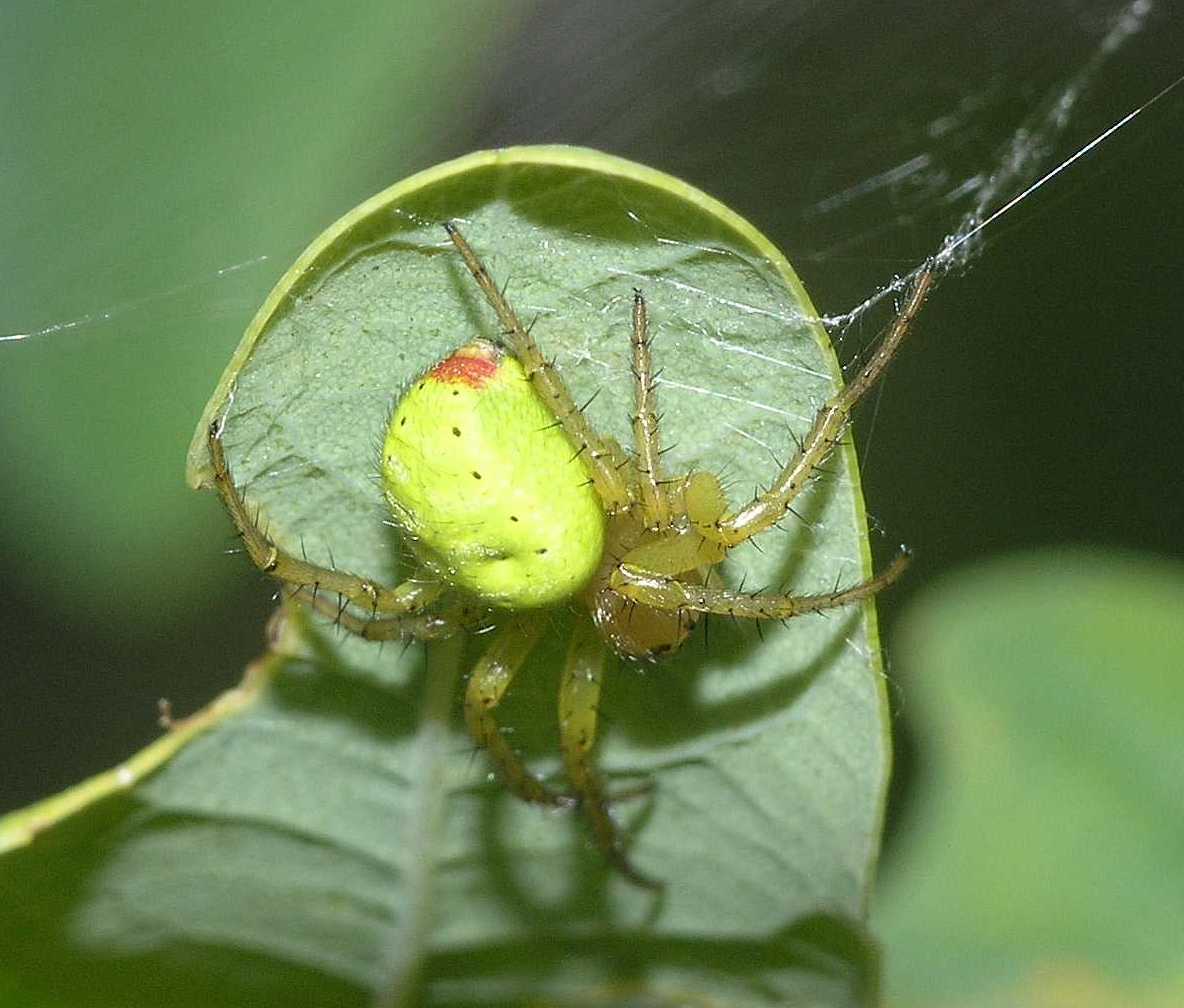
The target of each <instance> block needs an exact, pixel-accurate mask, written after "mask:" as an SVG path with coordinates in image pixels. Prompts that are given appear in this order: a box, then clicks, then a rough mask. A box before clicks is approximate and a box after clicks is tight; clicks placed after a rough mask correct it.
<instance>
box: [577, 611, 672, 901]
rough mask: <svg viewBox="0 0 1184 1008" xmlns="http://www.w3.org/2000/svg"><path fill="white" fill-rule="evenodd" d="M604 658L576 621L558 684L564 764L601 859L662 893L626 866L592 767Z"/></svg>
mask: <svg viewBox="0 0 1184 1008" xmlns="http://www.w3.org/2000/svg"><path fill="white" fill-rule="evenodd" d="M605 654H606V652H605V649H604V646H603V645H602V644H601V642H600V638H599V636H598V635H597V634H596V631H595V630H594V629H593V627H592V624H591V623H589V622H587V621H586V620H580V621H578V622H577V623H576V626H575V630H574V632H573V636H572V641H571V646H570V648H569V650H568V653H567V665H566V667H565V668H564V670H563V673H562V679H561V681H560V685H559V744H560V748H561V749H562V750H563V762H564V764H565V765H566V767H567V776H568V778H569V780H570V781H571V786H572V789H573V790H574V791H575V793H576V794H577V795H578V796H579V799H580V805H581V807H582V808H583V810H584V814H585V816H586V817H587V819H588V822H589V824H590V825H591V827H592V833H593V835H594V836H595V837H596V843H597V844H598V845H599V847H600V849H601V851H603V853H604V856H605V857H606V858H607V859H608V861H609V862H610V863H611V864H612V865H613V867H615V868H616V869H617V870H618V871H619V872H620V873H621V874H622V875H624V876H625V878H627V879H628V880H629V881H630V882H632V883H633V884H634V885H638V886H641V887H642V888H644V889H661V888H662V883H661V882H659V881H657V880H655V879H652V878H649V877H648V876H646V875H643V874H642V873H641V872H639V871H638V870H637V869H636V868H634V867H633V864H632V863H631V862H630V861H629V858H628V856H627V855H626V853H625V848H624V844H623V842H622V840H621V835H620V833H619V832H618V831H617V826H616V823H614V822H613V819H612V816H611V815H610V814H609V808H608V807H609V800H608V797H607V795H606V794H605V791H604V785H603V784H602V783H601V781H600V777H599V776H598V775H597V773H596V770H595V767H594V766H593V763H592V748H593V746H594V745H595V744H596V723H597V719H598V715H599V703H600V685H601V681H602V680H603V678H604V658H605Z"/></svg>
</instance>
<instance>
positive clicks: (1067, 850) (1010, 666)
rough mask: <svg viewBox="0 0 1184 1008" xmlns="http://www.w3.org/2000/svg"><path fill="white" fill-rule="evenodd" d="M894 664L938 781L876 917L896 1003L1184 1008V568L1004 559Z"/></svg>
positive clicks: (959, 592)
mask: <svg viewBox="0 0 1184 1008" xmlns="http://www.w3.org/2000/svg"><path fill="white" fill-rule="evenodd" d="M894 653H895V657H896V662H897V666H898V668H899V670H900V684H899V685H900V688H901V690H902V691H903V694H904V696H905V697H906V698H907V700H906V703H907V709H908V711H909V715H910V718H911V719H912V721H913V722H914V724H915V725H916V731H917V736H918V739H919V744H920V746H921V747H922V752H923V757H924V760H923V762H924V765H925V766H926V767H927V770H926V772H925V773H924V774H923V775H922V777H921V779H920V781H919V788H918V794H917V795H916V797H915V799H914V801H913V804H912V805H911V807H910V808H909V812H908V823H907V828H906V831H905V834H904V835H903V836H901V837H900V838H899V842H900V844H901V847H902V849H901V850H900V852H899V855H898V857H897V858H896V859H895V860H894V861H893V862H892V863H891V865H890V867H889V868H888V869H886V875H885V878H884V879H883V880H882V886H881V891H880V893H879V899H878V903H877V908H876V912H875V914H874V915H873V919H874V921H875V923H876V925H877V930H878V934H879V936H880V938H881V939H882V940H883V941H884V943H885V946H886V949H887V952H886V962H887V977H888V986H889V991H890V993H891V995H892V999H893V1001H892V1003H893V1004H898V1005H902V1006H903V1005H908V1006H910V1008H928V1006H934V1008H936V1006H939V1005H940V1006H943V1008H945V1006H953V1008H1054V1006H1055V1008H1062V1006H1063V1008H1070V1006H1072V1008H1083V1006H1085V1008H1094V1006H1099V1008H1101V1006H1105V1008H1127V1006H1136V1005H1137V1006H1141V1008H1148V1006H1160V1005H1162V1006H1164V1008H1167V1006H1168V1005H1177V1004H1180V1003H1181V999H1182V997H1184V944H1182V943H1181V935H1184V900H1182V899H1181V889H1180V872H1181V864H1182V862H1181V851H1184V788H1182V787H1181V782H1182V781H1184V745H1181V725H1182V724H1184V680H1182V678H1181V670H1182V669H1184V662H1182V660H1181V656H1182V655H1184V568H1182V567H1181V566H1180V565H1178V564H1171V563H1167V562H1164V561H1157V560H1153V559H1150V558H1145V557H1139V556H1135V555H1116V554H1108V553H1102V552H1088V551H1085V550H1076V551H1046V552H1038V553H1029V554H1023V555H1019V556H1015V557H1011V558H1008V559H1004V560H999V561H996V562H994V563H992V564H989V565H984V566H982V567H979V568H972V569H971V570H969V571H967V572H965V573H962V574H959V575H956V576H951V577H947V578H945V579H943V580H941V581H939V582H938V583H936V584H935V585H934V586H933V587H932V588H930V589H929V590H928V591H927V592H926V593H925V594H924V595H922V596H921V597H920V598H919V599H918V600H917V601H916V602H915V603H914V605H913V606H912V608H911V609H910V610H909V611H908V612H907V613H906V615H905V618H904V620H903V622H902V625H901V626H900V629H899V631H898V633H897V635H896V638H895V652H894Z"/></svg>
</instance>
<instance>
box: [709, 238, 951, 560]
mask: <svg viewBox="0 0 1184 1008" xmlns="http://www.w3.org/2000/svg"><path fill="white" fill-rule="evenodd" d="M935 268H936V266H935V264H934V263H933V262H932V261H930V262H928V263H926V265H925V266H924V268H923V269H922V270H921V273H920V275H919V276H918V277H917V279H916V280H915V281H914V282H913V286H912V290H911V291H910V292H909V296H908V298H907V299H906V301H905V303H904V307H903V308H901V309H900V311H899V313H898V314H897V316H896V319H895V320H894V321H893V323H892V326H891V328H890V329H889V331H888V334H887V335H886V336H885V337H884V339H883V340H881V342H880V345H879V346H878V347H877V348H876V351H875V353H873V354H872V357H871V359H870V360H869V361H868V362H867V363H866V364H865V365H864V366H863V369H862V370H861V371H860V372H859V374H857V375H856V376H855V378H854V379H853V380H852V381H851V382H850V384H848V385H845V386H844V387H843V388H842V389H840V390H839V391H838V392H837V393H836V394H835V395H833V396H831V398H830V399H828V400H827V401H826V403H824V404H823V406H822V407H821V408H820V409H819V410H818V412H817V413H816V414H815V416H814V423H813V425H812V426H811V428H810V431H809V433H808V434H807V435H806V436H805V438H804V439H803V440H802V442H801V445H800V446H799V447H798V450H797V452H796V454H795V455H794V456H793V458H792V459H790V461H789V464H788V465H786V467H785V468H784V469H782V470H781V472H780V473H779V474H778V476H777V478H776V479H775V480H774V481H773V484H772V486H770V487H769V489H768V490H766V491H765V492H764V493H762V494H759V495H758V496H757V497H756V498H755V499H754V500H753V501H752V503H750V504H747V505H745V506H744V507H742V508H740V509H739V510H737V511H735V512H733V513H732V514H730V515H726V516H724V517H722V518H719V519H718V520H716V521H715V522H713V523H703V524H697V526H696V527H697V528H698V529H699V531H700V532H702V534H703V535H704V536H706V537H708V538H709V539H715V540H716V541H718V542H722V543H724V544H725V545H726V546H728V547H732V546H737V545H739V544H740V543H742V542H744V541H745V540H747V539H751V538H752V537H753V536H755V535H757V534H759V533H761V532H764V531H765V530H767V529H769V528H771V527H772V526H773V525H775V524H776V523H777V522H779V521H780V520H781V519H782V518H784V517H785V514H786V512H788V511H789V508H790V506H791V505H792V504H793V501H794V499H795V498H796V497H797V496H798V494H800V493H801V492H802V491H803V490H804V489H805V488H806V487H807V486H809V484H810V481H811V480H812V479H813V478H814V477H815V475H816V474H817V473H818V470H819V467H820V466H821V465H822V464H823V462H824V461H825V460H826V458H827V456H828V455H829V454H830V452H831V449H832V448H833V447H834V446H835V444H837V443H838V440H839V438H840V437H841V436H842V434H843V430H844V429H845V428H846V426H847V423H848V421H849V420H850V416H851V410H852V409H853V408H854V407H855V404H856V403H858V402H859V400H860V399H862V398H863V397H864V396H865V395H866V394H867V393H868V391H869V390H870V389H871V387H872V386H873V385H874V384H875V383H876V380H877V379H878V378H879V377H880V375H882V374H883V373H884V369H885V368H886V367H887V366H888V364H889V362H890V361H891V360H892V358H893V356H894V355H895V354H896V351H897V350H898V349H900V345H901V343H903V342H904V338H905V337H906V336H907V335H908V333H909V330H910V328H911V327H912V324H913V321H914V320H915V319H916V317H917V313H918V312H920V310H921V306H922V305H923V304H924V303H925V297H926V295H927V294H928V293H929V288H930V287H931V286H932V285H933V279H934V270H935Z"/></svg>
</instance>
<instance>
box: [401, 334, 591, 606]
mask: <svg viewBox="0 0 1184 1008" xmlns="http://www.w3.org/2000/svg"><path fill="white" fill-rule="evenodd" d="M573 455H575V450H574V449H573V448H572V445H571V443H570V442H569V441H568V440H567V437H566V436H565V435H564V434H563V432H562V431H561V430H560V429H559V428H558V427H557V426H556V425H555V420H554V417H553V416H552V415H551V414H550V413H549V412H548V411H547V409H546V408H545V407H544V406H543V404H542V402H541V401H540V400H539V398H538V396H537V395H535V393H534V390H533V389H532V388H531V386H530V383H529V381H527V379H526V376H525V374H524V373H523V371H522V368H521V366H520V365H519V364H518V362H517V361H516V360H515V359H514V358H513V357H510V356H508V355H505V354H503V353H502V352H501V351H500V350H499V349H498V348H497V347H495V346H494V345H493V344H491V343H486V342H484V341H478V342H475V343H473V344H470V345H469V346H465V347H462V348H461V349H460V350H457V351H456V353H454V354H453V355H452V356H451V357H449V358H448V359H447V360H444V361H442V362H441V363H440V364H438V365H436V366H435V367H434V368H433V369H432V370H431V371H429V372H428V373H427V374H425V375H424V376H423V377H422V378H419V379H417V380H416V382H415V383H414V384H413V385H412V386H411V388H410V389H409V390H408V391H407V393H406V395H404V396H403V398H402V399H401V400H400V401H399V403H398V406H397V407H396V409H395V414H394V416H393V417H392V418H391V425H390V427H389V428H388V429H387V435H386V442H385V444H384V446H383V455H382V476H383V484H384V487H385V490H386V496H387V500H388V501H389V502H390V505H391V509H392V511H393V512H394V515H395V518H396V519H397V521H398V522H399V524H400V525H401V526H402V527H403V529H404V531H405V532H407V534H408V535H409V536H410V537H411V540H412V543H413V544H414V548H415V550H416V552H417V553H418V554H419V556H420V559H421V560H422V561H423V562H424V563H425V564H426V565H427V566H428V567H429V568H431V569H432V570H433V571H434V572H435V573H436V574H437V576H439V577H441V578H442V579H444V580H446V581H448V582H449V583H451V584H455V585H457V586H458V587H460V588H463V589H465V590H467V591H470V592H472V593H473V594H474V595H477V596H479V597H480V598H481V599H483V600H484V601H486V602H487V603H488V604H489V605H493V606H499V607H504V608H507V609H526V608H531V607H534V606H544V605H550V604H553V603H556V602H560V601H562V600H563V599H565V598H569V597H571V596H572V595H574V594H575V593H576V592H578V591H579V590H580V589H581V588H582V587H583V586H584V585H585V583H586V582H587V581H588V579H589V578H590V577H591V575H592V573H593V572H594V571H595V569H596V567H597V564H598V563H599V561H600V556H601V553H602V551H603V549H604V521H605V520H604V514H603V511H602V509H601V506H600V501H599V499H598V498H597V496H596V493H595V491H594V490H593V489H592V486H591V483H590V481H589V478H588V472H587V469H586V468H585V467H584V464H583V462H582V461H581V460H580V459H579V458H573Z"/></svg>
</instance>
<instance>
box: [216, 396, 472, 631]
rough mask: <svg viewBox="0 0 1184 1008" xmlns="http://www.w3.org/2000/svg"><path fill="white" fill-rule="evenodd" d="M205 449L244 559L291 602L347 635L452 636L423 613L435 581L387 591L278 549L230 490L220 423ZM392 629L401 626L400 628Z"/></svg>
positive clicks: (232, 487) (412, 582)
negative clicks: (282, 587) (287, 591)
mask: <svg viewBox="0 0 1184 1008" xmlns="http://www.w3.org/2000/svg"><path fill="white" fill-rule="evenodd" d="M209 448H210V460H211V462H212V463H213V470H214V486H215V487H216V488H217V490H218V494H219V496H220V497H221V498H222V502H223V503H224V504H225V505H226V510H227V511H229V512H230V517H231V519H232V520H233V521H234V524H235V527H236V528H237V529H238V532H239V535H240V536H242V540H243V543H244V544H245V546H246V548H247V555H248V556H249V557H250V558H251V562H252V563H253V564H254V565H255V566H256V567H258V568H259V569H260V570H261V571H263V573H265V574H270V575H271V576H272V577H274V578H276V579H277V580H279V581H282V582H284V583H285V584H289V585H292V586H294V587H295V588H296V590H295V591H294V592H293V593H292V597H293V598H298V599H300V600H301V601H302V602H306V603H307V604H309V605H311V606H312V607H313V608H315V609H316V610H318V611H319V612H322V613H325V614H327V615H331V616H333V617H334V618H335V619H336V620H337V622H338V623H340V625H341V626H342V627H344V628H345V629H346V630H348V631H349V632H351V633H356V634H358V635H359V636H362V637H367V636H369V637H370V638H371V639H375V640H377V639H385V638H390V637H398V636H405V635H406V636H415V635H417V633H418V632H419V631H423V633H424V635H425V636H428V637H433V636H434V637H440V636H447V634H448V633H449V632H451V629H452V628H450V627H449V626H448V625H447V621H445V620H443V619H441V618H433V619H428V618H425V617H422V613H423V611H424V609H425V608H426V607H427V606H428V605H429V604H430V603H431V602H433V601H434V600H435V599H436V597H437V596H439V595H440V593H441V592H442V591H443V586H442V585H440V584H439V583H438V582H434V581H423V580H410V581H405V582H404V583H403V584H401V585H399V586H398V587H396V588H386V587H384V586H383V585H380V584H378V583H377V582H375V581H372V580H370V579H369V578H363V577H359V576H358V575H357V574H350V573H349V572H347V571H339V570H333V569H331V568H328V567H319V566H317V565H316V564H313V563H309V562H308V561H307V560H305V559H302V558H299V557H296V556H294V555H292V554H291V553H288V552H286V551H285V550H282V549H280V548H279V547H278V546H277V545H276V544H275V543H273V542H272V541H271V540H270V539H269V538H268V537H267V534H266V532H265V531H264V530H263V529H262V528H260V526H259V521H258V514H257V513H252V512H251V510H250V509H249V508H248V507H247V504H246V501H244V500H243V497H242V494H240V493H239V491H238V488H237V487H236V486H235V485H234V478H233V476H232V475H231V472H230V467H229V465H228V464H227V462H226V453H225V451H224V450H223V447H222V421H221V420H215V421H214V422H213V423H211V424H210V429H209ZM301 549H302V550H303V546H301ZM337 598H340V599H342V600H345V601H343V602H342V603H341V604H340V606H339V605H337V604H335V603H334V602H332V601H331V600H333V599H337ZM345 602H352V603H353V604H354V605H356V606H357V607H358V608H359V609H362V610H365V611H366V612H368V613H369V614H370V617H369V618H360V617H357V616H355V615H354V614H352V613H349V612H347V611H346V609H345ZM378 617H383V618H381V619H380V618H378ZM395 624H401V625H402V626H401V629H400V628H399V627H396V626H395Z"/></svg>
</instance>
